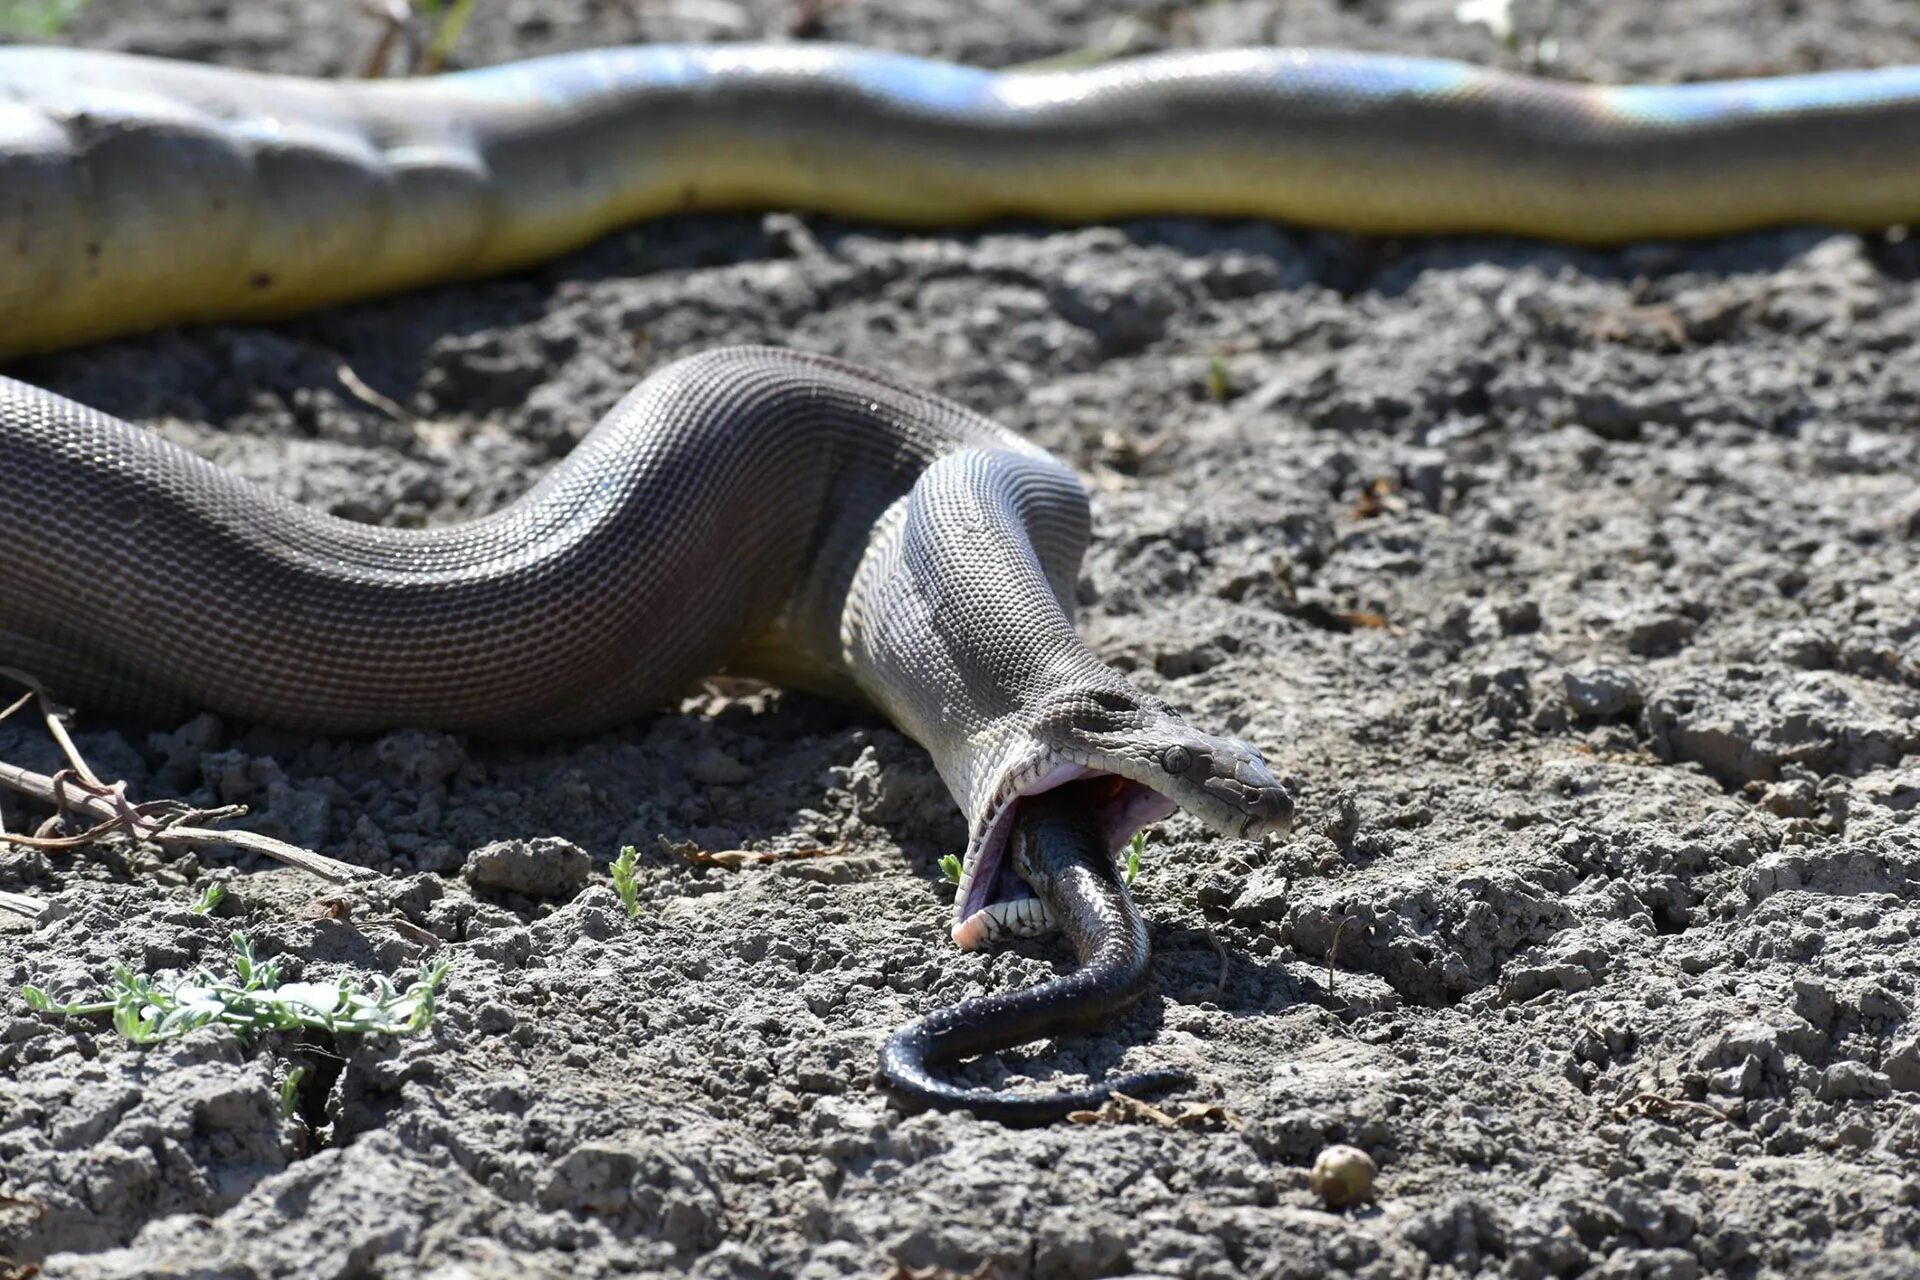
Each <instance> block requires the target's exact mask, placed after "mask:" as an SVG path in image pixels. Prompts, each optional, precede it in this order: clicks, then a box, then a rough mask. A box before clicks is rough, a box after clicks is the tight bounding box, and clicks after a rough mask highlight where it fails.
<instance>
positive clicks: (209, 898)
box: [189, 880, 227, 916]
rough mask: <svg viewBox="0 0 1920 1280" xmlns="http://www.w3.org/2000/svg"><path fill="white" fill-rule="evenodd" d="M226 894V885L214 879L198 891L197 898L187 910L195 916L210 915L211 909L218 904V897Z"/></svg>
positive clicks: (220, 897)
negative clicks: (198, 895)
mask: <svg viewBox="0 0 1920 1280" xmlns="http://www.w3.org/2000/svg"><path fill="white" fill-rule="evenodd" d="M226 896H227V890H226V886H224V885H222V884H221V883H220V882H219V881H217V880H216V881H214V882H213V883H212V884H210V885H208V886H207V887H206V888H204V889H202V890H201V891H200V898H199V900H198V901H196V902H195V903H194V904H193V906H192V907H190V908H189V910H191V911H192V912H193V914H195V915H197V916H204V915H211V914H212V913H213V909H214V908H215V907H217V906H219V905H220V899H222V898H224V897H226Z"/></svg>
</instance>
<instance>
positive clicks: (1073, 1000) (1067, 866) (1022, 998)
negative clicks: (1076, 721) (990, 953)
mask: <svg viewBox="0 0 1920 1280" xmlns="http://www.w3.org/2000/svg"><path fill="white" fill-rule="evenodd" d="M1084 785H1085V784H1083V783H1076V784H1070V785H1068V786H1065V787H1058V788H1055V789H1054V790H1052V791H1049V792H1047V793H1046V794H1045V795H1042V796H1037V797H1035V798H1034V799H1032V800H1030V801H1028V802H1027V803H1026V804H1025V805H1023V806H1022V813H1021V815H1020V821H1019V823H1018V824H1017V826H1016V827H1015V829H1014V834H1013V844H1012V854H1011V856H1012V860H1013V867H1014V870H1015V871H1016V872H1018V873H1019V875H1020V877H1021V879H1023V880H1025V881H1026V882H1027V884H1028V885H1029V886H1030V887H1031V888H1032V889H1033V892H1034V893H1035V895H1036V896H1037V897H1038V898H1039V899H1040V900H1041V901H1044V902H1045V903H1046V904H1047V905H1048V906H1049V907H1050V908H1051V910H1052V912H1053V914H1054V915H1055V916H1056V917H1057V918H1058V919H1059V920H1060V922H1061V927H1062V928H1063V930H1064V931H1065V933H1066V935H1067V941H1068V942H1069V943H1071V944H1072V946H1073V950H1074V954H1075V956H1076V957H1077V958H1078V960H1079V962H1080V967H1079V968H1078V969H1076V970H1075V971H1074V972H1072V973H1070V974H1067V975H1066V976H1064V977H1060V978H1054V979H1051V980H1049V981H1047V982H1043V983H1041V984H1039V985H1038V986H1034V987H1028V988H1026V989H1024V990H1021V991H1012V992H1005V993H1000V994H995V995H989V996H982V997H980V998H978V999H974V1000H968V1001H965V1002H963V1003H961V1004H957V1005H954V1006H952V1007H950V1008H946V1009H941V1010H939V1011H938V1012H936V1013H931V1014H928V1015H927V1016H926V1017H924V1018H921V1019H919V1020H918V1021H916V1022H911V1023H909V1024H907V1025H906V1026H904V1027H902V1028H900V1030H898V1031H896V1032H894V1034H893V1035H892V1036H891V1037H890V1038H889V1039H888V1040H887V1044H886V1047H885V1048H884V1049H883V1050H882V1051H881V1054H880V1079H881V1081H882V1082H883V1083H884V1084H885V1085H886V1086H887V1088H889V1089H891V1090H892V1091H893V1093H894V1095H895V1096H896V1097H898V1098H900V1099H901V1100H902V1101H904V1102H906V1103H907V1104H909V1105H910V1106H916V1107H941V1108H947V1109H952V1108H956V1107H964V1108H965V1109H967V1110H969V1111H971V1112H973V1113H974V1114H975V1115H978V1116H983V1117H985V1118H987V1119H990V1120H999V1121H1002V1122H1005V1123H1009V1124H1039V1123H1044V1122H1045V1121H1049V1120H1058V1119H1060V1118H1061V1117H1063V1116H1065V1115H1066V1114H1067V1113H1068V1112H1070V1111H1078V1110H1082V1109H1085V1108H1089V1107H1096V1106H1099V1105H1100V1104H1101V1103H1102V1102H1104V1101H1106V1099H1107V1098H1108V1097H1110V1096H1111V1095H1112V1094H1113V1093H1114V1092H1115V1091H1119V1092H1122V1093H1129V1094H1141V1093H1147V1092H1151V1091H1153V1090H1157V1089H1164V1088H1168V1087H1170V1086H1173V1085H1176V1084H1181V1083H1184V1082H1185V1081H1186V1080H1187V1079H1188V1077H1187V1076H1186V1074H1185V1073H1184V1072H1179V1071H1142V1072H1135V1073H1133V1074H1131V1075H1125V1076H1120V1077H1117V1078H1115V1079H1112V1080H1107V1081H1104V1082H1103V1083H1101V1084H1099V1085H1095V1086H1092V1087H1090V1088H1086V1089H1069V1090H1059V1091H1055V1092H1051V1093H1014V1092H1011V1091H1006V1090H994V1091H990V1092H973V1091H968V1090H965V1089H959V1088H956V1087H955V1086H953V1085H950V1084H947V1083H946V1082H944V1081H942V1080H940V1079H938V1078H937V1077H935V1076H934V1075H933V1073H932V1072H931V1071H930V1070H929V1068H930V1067H933V1066H938V1065H939V1064H941V1063H943V1062H950V1061H952V1060H953V1059H955V1058H962V1057H966V1056H968V1055H970V1054H975V1053H982V1052H985V1051H986V1050H989V1049H1003V1048H1007V1047H1009V1046H1011V1045H1016V1044H1021V1043H1024V1042H1025V1041H1029V1040H1037V1039H1039V1038H1040V1037H1042V1036H1049V1035H1054V1034H1056V1033H1057V1032H1061V1031H1068V1030H1083V1029H1086V1028H1089V1027H1091V1026H1094V1025H1096V1024H1097V1023H1099V1022H1101V1021H1102V1020H1104V1019H1106V1018H1108V1017H1111V1016H1112V1015H1114V1014H1116V1013H1119V1012H1121V1011H1123V1010H1125V1009H1127V1008H1128V1007H1130V1006H1132V1005H1133V1004H1135V1003H1136V1002H1137V1001H1138V1000H1139V999H1140V997H1141V996H1142V995H1143V994H1144V993H1145V992H1146V989H1147V983H1148V973H1147V959H1148V955H1149V952H1148V948H1147V926H1146V924H1145V922H1144V921H1142V920H1141V919H1140V911H1139V909H1138V908H1137V907H1135V906H1134V904H1133V899H1132V898H1131V897H1129V896H1128V895H1127V889H1126V886H1125V885H1124V884H1122V883H1121V882H1120V878H1119V876H1118V875H1117V874H1115V871H1114V866H1113V859H1112V858H1111V857H1110V856H1109V855H1108V852H1107V848H1106V843H1105V833H1104V832H1102V831H1101V829H1100V826H1099V824H1098V823H1097V822H1095V821H1094V820H1093V813H1094V812H1095V810H1096V808H1097V805H1093V804H1089V803H1087V800H1086V797H1084V796H1082V795H1081V794H1080V791H1081V788H1082V787H1083V786H1084Z"/></svg>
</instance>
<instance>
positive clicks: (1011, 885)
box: [840, 448, 1292, 947]
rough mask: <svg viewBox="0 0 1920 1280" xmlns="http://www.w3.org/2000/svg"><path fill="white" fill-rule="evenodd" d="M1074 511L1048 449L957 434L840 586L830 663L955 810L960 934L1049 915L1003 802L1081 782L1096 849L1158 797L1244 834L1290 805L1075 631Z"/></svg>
mask: <svg viewBox="0 0 1920 1280" xmlns="http://www.w3.org/2000/svg"><path fill="white" fill-rule="evenodd" d="M1089 523H1090V521H1089V512H1088V507H1087V499H1086V495H1085V493H1084V491H1083V490H1082V489H1081V487H1080V484H1079V482H1078V481H1077V480H1076V479H1075V478H1074V476H1073V474H1072V473H1071V472H1070V471H1068V470H1067V469H1066V468H1065V467H1063V466H1061V465H1060V464H1059V463H1057V462H1054V461H1053V460H1052V459H1050V458H1047V457H1045V456H1044V455H1037V456H1036V455H1031V454H1027V453H1022V452H1014V451H991V452H990V451H984V450H979V449H974V448H960V449H957V450H954V451H952V452H950V453H948V454H946V455H945V456H942V457H940V458H938V459H936V460H934V461H933V462H932V463H931V464H930V465H929V466H928V467H927V468H926V469H925V470H924V471H923V472H922V473H921V474H920V476H919V477H918V478H917V480H916V481H915V482H914V484H913V486H912V488H911V490H910V491H909V492H908V493H906V494H905V495H904V496H903V497H902V498H900V499H899V500H898V501H897V502H895V503H894V504H892V506H890V507H889V509H888V510H887V511H886V513H885V514H884V515H883V516H882V517H881V518H880V520H879V521H878V522H877V523H876V525H875V526H874V528H873V530H872V535H871V537H870V538H869V540H868V542H867V551H866V553H865V555H864V556H863V558H862V560H861V563H860V564H859V566H858V568H857V569H856V571H855V573H854V579H853V584H852V587H851V589H850V590H848V591H847V592H845V593H844V599H845V602H846V603H845V610H844V612H843V614H842V616H841V624H840V643H841V655H842V656H841V663H840V665H841V667H842V669H843V670H845V671H846V672H847V673H848V675H849V677H850V678H851V679H853V680H854V681H856V682H857V683H858V685H859V687H860V689H861V691H862V693H863V694H864V696H865V697H866V698H868V699H869V700H870V701H872V702H873V703H874V704H875V705H877V706H878V707H880V708H881V709H882V710H883V711H885V712H886V713H887V714H888V716H889V717H891V718H892V720H893V721H894V723H895V724H897V725H899V726H900V727H901V728H903V729H905V730H906V731H907V732H908V733H909V734H911V735H912V736H913V737H914V738H915V739H917V740H918V741H919V742H920V743H921V744H922V745H923V746H925V747H926V749H927V751H928V753H929V754H930V755H932V757H933V760H934V764H935V766H936V767H937V768H938V769H939V771H940V776H941V778H942V779H943V780H944V781H945V782H946V784H947V789H948V790H949V791H950V792H951V793H952V795H953V797H954V800H955V801H956V802H957V803H958V804H959V805H960V808H961V809H962V810H963V811H964V812H965V813H966V815H967V822H968V843H967V850H966V853H965V856H964V857H963V859H962V873H961V888H960V893H959V895H958V896H957V897H956V900H955V916H954V930H953V937H954V941H955V942H956V943H958V944H959V945H960V946H962V947H974V946H978V945H980V944H982V943H984V942H986V941H988V940H990V939H993V938H996V937H1001V936H1006V935H1009V934H1034V933H1040V932H1044V931H1045V930H1046V929H1048V928H1050V927H1051V926H1052V925H1053V924H1054V923H1055V916H1054V913H1053V912H1051V911H1050V910H1049V909H1047V908H1046V906H1045V904H1044V903H1042V902H1039V901H1038V900H1037V899H1036V898H1035V896H1034V895H1033V894H1032V892H1031V891H1030V890H1029V889H1028V887H1027V886H1026V885H1025V884H1024V883H1023V882H1022V881H1021V879H1020V877H1019V876H1017V875H1015V874H1014V873H1013V870H1012V868H1011V865H1010V862H1009V860H1008V859H1007V858H1006V856H1005V852H1006V848H1007V844H1008V840H1009V838H1010V836H1011V834H1012V832H1013V829H1014V825H1015V823H1016V821H1017V820H1018V818H1019V815H1020V812H1021V806H1022V805H1023V804H1024V803H1026V802H1027V801H1029V800H1031V799H1032V798H1034V797H1037V796H1040V795H1043V794H1045V793H1047V792H1049V791H1051V790H1053V789H1055V788H1058V787H1062V786H1065V785H1068V784H1084V789H1083V790H1082V791H1081V794H1082V795H1083V797H1084V798H1085V799H1086V801H1087V804H1088V805H1089V807H1090V809H1091V811H1092V812H1093V814H1094V816H1095V818H1096V820H1097V821H1098V824H1099V827H1100V830H1101V833H1102V839H1103V840H1104V842H1105V845H1106V848H1107V851H1108V852H1112V851H1116V850H1118V849H1119V848H1121V847H1123V846H1124V845H1125V844H1126V843H1127V841H1128V840H1129V839H1130V838H1131V837H1132V836H1133V834H1134V833H1135V832H1137V831H1138V830H1139V829H1140V828H1142V827H1144V826H1145V825H1147V824H1148V823H1151V822H1154V821H1157V820H1158V819H1160V818H1163V817H1166V816H1167V815H1168V814H1170V813H1172V812H1173V811H1174V810H1175V809H1176V808H1184V809H1187V810H1189V811H1191V812H1193V813H1194V814H1195V815H1196V816H1198V817H1199V818H1200V819H1201V820H1202V821H1204V822H1206V823H1207V825H1208V826H1210V827H1212V828H1213V829H1214V830H1216V831H1219V832H1221V833H1223V834H1227V835H1232V836H1245V837H1253V836H1262V835H1268V834H1273V833H1277V832H1280V831H1284V830H1285V829H1286V826H1287V823H1288V821H1289V820H1290V818H1291V815H1292V800H1291V798H1290V797H1289V795H1288V793H1287V791H1286V789H1285V787H1283V786H1282V785H1281V783H1280V782H1278V781H1277V780H1276V779H1275V778H1274V777H1273V776H1272V774H1271V773H1269V772H1268V771H1267V768H1266V765H1265V763H1264V762H1263V761H1262V759H1261V757H1260V754H1259V753H1258V752H1257V751H1255V750H1254V749H1253V748H1252V747H1251V746H1248V745H1247V744H1246V743H1243V742H1238V741H1235V740H1232V739H1223V738H1216V737H1212V736H1210V735H1207V734H1204V733H1200V732H1198V731H1196V730H1194V729H1192V728H1190V727H1188V726H1187V725H1186V724H1185V723H1184V722H1183V721H1182V720H1181V718H1180V717H1179V716H1178V715H1177V714H1175V713H1174V711H1173V710H1172V709H1171V708H1170V707H1168V706H1167V705H1166V704H1165V703H1164V702H1161V701H1160V700H1159V699H1157V698H1153V697H1150V696H1148V695H1145V694H1142V693H1141V692H1140V691H1138V690H1136V689H1134V688H1133V687H1132V686H1131V685H1130V684H1128V682H1127V680H1126V678H1125V677H1124V676H1122V675H1121V674H1120V673H1119V672H1118V671H1115V670H1114V669H1113V668H1112V667H1109V666H1108V665H1107V664H1106V663H1104V662H1102V661H1101V660H1100V659H1099V657H1097V656H1096V655H1095V654H1094V653H1093V652H1092V651H1091V650H1089V649H1088V648H1087V646H1086V645H1085V644H1084V643H1083V642H1082V641H1081V639H1080V637H1079V635H1078V633H1077V632H1076V631H1075V630H1074V627H1073V623H1072V619H1071V609H1072V593H1073V589H1074V584H1075V581H1076V577H1077V574H1078V570H1079V565H1080V557H1081V553H1082V551H1083V550H1084V549H1085V546H1086V542H1087V536H1088V528H1089Z"/></svg>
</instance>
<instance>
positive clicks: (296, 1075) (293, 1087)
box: [280, 1067, 307, 1120]
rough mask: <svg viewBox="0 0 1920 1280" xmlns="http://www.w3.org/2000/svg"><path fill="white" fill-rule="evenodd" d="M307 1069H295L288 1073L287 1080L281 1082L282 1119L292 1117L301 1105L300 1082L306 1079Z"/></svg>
mask: <svg viewBox="0 0 1920 1280" xmlns="http://www.w3.org/2000/svg"><path fill="white" fill-rule="evenodd" d="M306 1075H307V1069H306V1068H305V1067H295V1068H294V1069H293V1070H291V1071H289V1072H287V1078H286V1079H285V1080H282V1081H281V1082H280V1118H281V1119H282V1120H285V1119H287V1118H288V1117H290V1116H292V1115H293V1113H294V1110H295V1109H296V1108H297V1107H298V1106H299V1105H300V1082H301V1081H302V1080H304V1079H305V1078H306Z"/></svg>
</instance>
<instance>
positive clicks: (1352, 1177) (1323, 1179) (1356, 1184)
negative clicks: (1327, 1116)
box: [1307, 1146, 1375, 1209]
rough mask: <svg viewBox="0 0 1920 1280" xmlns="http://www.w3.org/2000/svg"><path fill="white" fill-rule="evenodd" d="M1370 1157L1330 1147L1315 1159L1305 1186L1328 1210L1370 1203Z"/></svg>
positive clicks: (1372, 1169)
mask: <svg viewBox="0 0 1920 1280" xmlns="http://www.w3.org/2000/svg"><path fill="white" fill-rule="evenodd" d="M1374 1172H1375V1170H1374V1165H1373V1157H1372V1156H1370V1155H1368V1154H1367V1153H1366V1152H1364V1151H1362V1150H1360V1148H1358V1147H1348V1146H1332V1147H1328V1148H1327V1149H1326V1150H1324V1151H1322V1152H1321V1153H1320V1154H1319V1156H1317V1157H1316V1158H1315V1159H1314V1162H1313V1172H1311V1173H1309V1174H1308V1175H1307V1186H1308V1187H1310V1188H1312V1190H1313V1193H1314V1194H1315V1195H1317V1196H1319V1197H1320V1198H1321V1199H1322V1200H1324V1201H1326V1202H1327V1207H1328V1208H1330V1209H1345V1208H1347V1207H1348V1206H1350V1205H1356V1204H1362V1203H1364V1202H1366V1201H1368V1200H1371V1199H1373V1175H1374Z"/></svg>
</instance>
